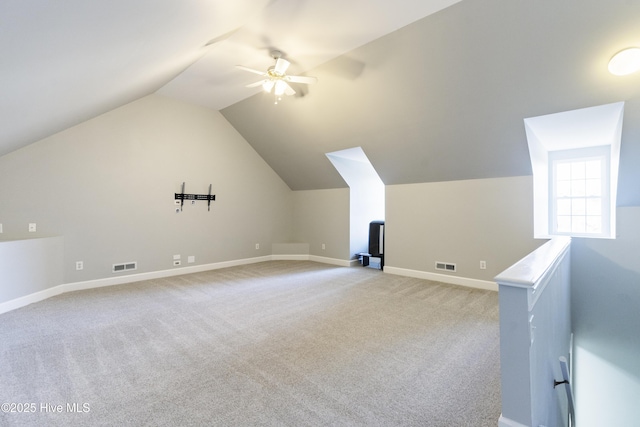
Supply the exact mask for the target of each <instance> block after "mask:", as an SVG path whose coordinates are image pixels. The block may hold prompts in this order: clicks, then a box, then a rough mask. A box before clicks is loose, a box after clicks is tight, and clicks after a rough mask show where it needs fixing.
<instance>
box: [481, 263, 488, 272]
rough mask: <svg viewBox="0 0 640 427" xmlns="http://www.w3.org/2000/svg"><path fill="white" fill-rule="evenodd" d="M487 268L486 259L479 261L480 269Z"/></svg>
mask: <svg viewBox="0 0 640 427" xmlns="http://www.w3.org/2000/svg"><path fill="white" fill-rule="evenodd" d="M486 269H487V261H480V270H486Z"/></svg>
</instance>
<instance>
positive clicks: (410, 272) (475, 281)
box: [384, 265, 498, 292]
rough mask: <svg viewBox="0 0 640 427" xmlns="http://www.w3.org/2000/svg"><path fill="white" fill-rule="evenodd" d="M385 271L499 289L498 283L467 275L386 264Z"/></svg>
mask: <svg viewBox="0 0 640 427" xmlns="http://www.w3.org/2000/svg"><path fill="white" fill-rule="evenodd" d="M384 272H385V273H388V274H396V275H398V276H407V277H415V278H416V279H426V280H434V281H436V282H443V283H449V284H451V285H459V286H467V287H469V288H477V289H484V290H487V291H496V292H497V291H498V284H497V283H495V282H490V281H488V280H478V279H469V278H467V277H460V276H450V275H448V274H439V273H430V272H428V271H420V270H410V269H407V268H398V267H392V266H389V265H385V266H384Z"/></svg>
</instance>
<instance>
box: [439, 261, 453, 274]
mask: <svg viewBox="0 0 640 427" xmlns="http://www.w3.org/2000/svg"><path fill="white" fill-rule="evenodd" d="M436 270H444V271H451V272H455V271H456V265H455V264H451V263H449V262H438V261H436Z"/></svg>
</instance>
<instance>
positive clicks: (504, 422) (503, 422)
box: [498, 414, 527, 427]
mask: <svg viewBox="0 0 640 427" xmlns="http://www.w3.org/2000/svg"><path fill="white" fill-rule="evenodd" d="M498 427H527V426H526V425H524V424H520V423H519V422H517V421H513V420H512V419H511V418H506V417H504V416H502V414H500V419H499V420H498Z"/></svg>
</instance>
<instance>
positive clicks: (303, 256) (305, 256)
mask: <svg viewBox="0 0 640 427" xmlns="http://www.w3.org/2000/svg"><path fill="white" fill-rule="evenodd" d="M271 259H272V260H273V261H309V254H291V255H285V254H276V255H271Z"/></svg>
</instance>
